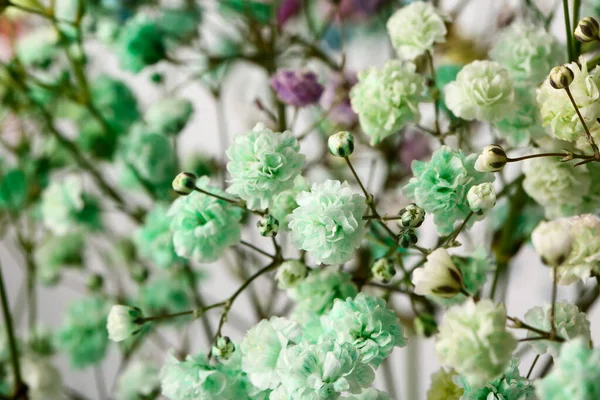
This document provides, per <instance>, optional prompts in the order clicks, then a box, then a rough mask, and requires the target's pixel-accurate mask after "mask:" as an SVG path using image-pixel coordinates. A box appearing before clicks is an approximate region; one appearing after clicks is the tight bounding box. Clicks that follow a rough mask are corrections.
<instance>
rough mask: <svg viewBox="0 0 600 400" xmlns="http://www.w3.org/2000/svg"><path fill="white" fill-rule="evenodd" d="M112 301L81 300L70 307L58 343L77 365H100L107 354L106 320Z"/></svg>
mask: <svg viewBox="0 0 600 400" xmlns="http://www.w3.org/2000/svg"><path fill="white" fill-rule="evenodd" d="M108 310H109V304H108V303H107V302H106V300H104V299H103V298H101V297H87V298H84V299H81V300H79V301H77V302H75V303H73V304H71V306H70V307H69V308H68V309H67V312H66V314H65V320H64V322H63V325H62V327H61V328H60V330H59V331H58V336H57V346H58V348H59V350H62V351H64V352H65V353H67V355H68V356H69V359H70V361H71V364H72V365H73V366H74V367H75V368H83V367H87V366H89V365H93V364H96V363H98V362H100V361H102V359H104V356H105V355H106V349H107V347H108V334H107V333H106V319H107V316H108Z"/></svg>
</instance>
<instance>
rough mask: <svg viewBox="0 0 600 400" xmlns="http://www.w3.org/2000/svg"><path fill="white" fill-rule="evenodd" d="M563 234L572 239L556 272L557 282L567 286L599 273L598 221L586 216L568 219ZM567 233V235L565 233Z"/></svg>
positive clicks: (592, 216)
mask: <svg viewBox="0 0 600 400" xmlns="http://www.w3.org/2000/svg"><path fill="white" fill-rule="evenodd" d="M567 223H568V226H567V227H566V229H565V231H564V232H563V234H564V235H569V236H570V237H571V239H572V246H571V251H570V252H569V255H568V257H567V259H566V260H565V261H564V262H563V263H562V264H561V266H560V267H559V268H558V271H557V278H558V282H559V283H560V284H561V285H568V284H570V283H574V282H576V281H577V280H579V279H581V280H585V279H587V278H589V277H590V276H591V275H592V274H593V273H599V272H600V241H599V240H598V236H599V235H600V219H599V218H598V217H596V216H595V215H591V214H587V215H581V216H576V217H572V218H570V219H569V220H568V221H567ZM567 231H568V233H567Z"/></svg>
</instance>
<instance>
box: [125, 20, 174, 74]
mask: <svg viewBox="0 0 600 400" xmlns="http://www.w3.org/2000/svg"><path fill="white" fill-rule="evenodd" d="M164 40H165V36H164V34H163V32H162V31H161V29H160V28H159V26H158V24H157V23H156V21H154V20H152V19H151V18H149V17H148V16H147V15H144V14H141V13H140V14H137V15H136V16H135V17H133V18H130V19H129V20H128V21H127V22H126V23H125V25H124V26H123V28H122V30H121V32H120V34H119V39H118V49H117V55H118V58H119V63H120V64H121V67H122V68H123V69H125V70H127V71H131V72H133V73H138V72H140V71H141V70H142V69H144V68H145V67H147V66H149V65H152V64H156V63H157V62H159V61H160V60H162V59H163V58H164V57H165V53H166V48H165V42H164Z"/></svg>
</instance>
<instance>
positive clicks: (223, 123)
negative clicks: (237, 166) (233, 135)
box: [213, 90, 229, 188]
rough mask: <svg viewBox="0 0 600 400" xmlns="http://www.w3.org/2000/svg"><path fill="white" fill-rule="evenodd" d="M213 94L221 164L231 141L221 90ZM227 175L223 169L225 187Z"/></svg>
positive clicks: (223, 162) (222, 175)
mask: <svg viewBox="0 0 600 400" xmlns="http://www.w3.org/2000/svg"><path fill="white" fill-rule="evenodd" d="M213 96H214V99H215V103H216V104H215V107H216V109H217V129H218V132H217V136H218V137H219V160H220V161H221V164H223V165H225V162H226V160H227V158H226V156H225V150H226V149H227V144H228V143H229V139H228V137H229V134H228V129H227V120H226V118H225V104H224V102H223V98H222V96H221V91H220V90H219V91H215V92H213ZM225 175H226V173H225V171H222V174H221V185H222V187H223V188H225Z"/></svg>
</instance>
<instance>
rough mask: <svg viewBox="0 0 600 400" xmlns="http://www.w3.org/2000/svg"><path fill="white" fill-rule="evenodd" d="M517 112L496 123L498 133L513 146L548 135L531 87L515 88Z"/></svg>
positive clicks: (524, 144)
mask: <svg viewBox="0 0 600 400" xmlns="http://www.w3.org/2000/svg"><path fill="white" fill-rule="evenodd" d="M515 104H516V105H517V107H516V108H517V110H516V111H515V113H514V114H513V115H512V116H510V117H507V118H504V119H503V120H501V121H498V122H496V123H495V126H496V128H497V129H498V133H499V134H500V136H501V137H502V138H504V139H506V142H507V143H508V144H509V145H511V146H526V145H527V144H529V142H530V141H531V140H532V139H540V138H544V137H546V130H545V128H544V127H543V126H542V119H541V117H540V111H539V108H538V105H537V102H536V100H535V92H534V91H533V90H532V89H531V87H529V86H526V87H516V88H515Z"/></svg>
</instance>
